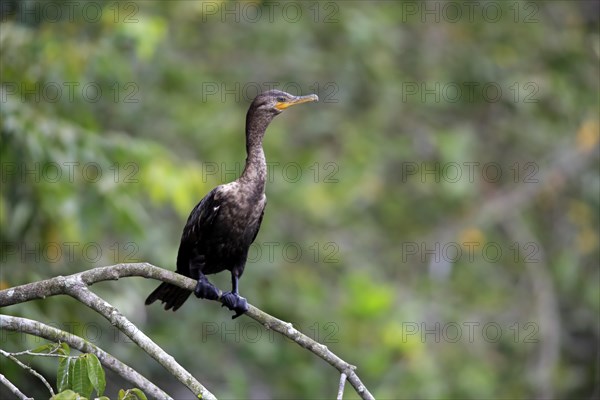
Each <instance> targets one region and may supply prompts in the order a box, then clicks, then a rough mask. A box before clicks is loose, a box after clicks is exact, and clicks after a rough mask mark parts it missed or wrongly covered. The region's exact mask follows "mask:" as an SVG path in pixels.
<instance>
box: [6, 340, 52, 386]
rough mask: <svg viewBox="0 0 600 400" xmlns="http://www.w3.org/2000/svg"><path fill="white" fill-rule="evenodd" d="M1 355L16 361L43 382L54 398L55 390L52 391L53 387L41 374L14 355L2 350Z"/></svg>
mask: <svg viewBox="0 0 600 400" xmlns="http://www.w3.org/2000/svg"><path fill="white" fill-rule="evenodd" d="M0 354H2V355H3V356H4V357H6V358H8V359H10V360H12V361H14V362H15V363H16V364H17V365H18V366H19V367H21V368H23V369H24V370H25V371H27V372H29V373H30V374H31V375H33V376H35V377H36V378H38V379H39V380H40V381H42V383H43V384H44V385H45V386H46V388H47V389H48V391H49V392H50V394H52V396H54V390H52V386H50V384H49V383H48V381H47V380H46V378H44V377H43V376H42V375H40V373H39V372H37V371H36V370H35V369H33V368H31V367H29V366H27V365H25V364H23V363H22V362H21V361H20V360H19V359H18V358H17V357H15V356H13V355H12V354H10V353H8V352H6V351H4V350H2V349H0Z"/></svg>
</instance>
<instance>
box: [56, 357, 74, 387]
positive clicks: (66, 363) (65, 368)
mask: <svg viewBox="0 0 600 400" xmlns="http://www.w3.org/2000/svg"><path fill="white" fill-rule="evenodd" d="M70 364H71V359H70V358H63V357H61V358H59V359H58V371H57V373H56V388H57V389H58V391H59V392H62V391H64V390H66V389H68V388H69V387H70V386H69V369H70Z"/></svg>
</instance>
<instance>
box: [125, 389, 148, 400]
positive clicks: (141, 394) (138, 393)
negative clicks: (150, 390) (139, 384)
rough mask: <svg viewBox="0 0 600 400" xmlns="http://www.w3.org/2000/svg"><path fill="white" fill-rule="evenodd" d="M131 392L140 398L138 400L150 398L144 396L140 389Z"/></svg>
mask: <svg viewBox="0 0 600 400" xmlns="http://www.w3.org/2000/svg"><path fill="white" fill-rule="evenodd" d="M129 391H130V392H131V393H132V394H134V395H135V396H136V397H137V398H138V400H148V398H147V397H146V395H145V394H144V392H142V391H141V390H140V389H138V388H133V389H129Z"/></svg>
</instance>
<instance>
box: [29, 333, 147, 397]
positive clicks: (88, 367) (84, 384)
mask: <svg viewBox="0 0 600 400" xmlns="http://www.w3.org/2000/svg"><path fill="white" fill-rule="evenodd" d="M31 353H37V354H39V353H45V354H54V355H56V356H57V357H58V371H57V374H56V388H57V391H58V393H57V394H56V395H54V396H52V398H51V400H86V399H89V398H91V397H92V393H93V392H96V396H97V397H96V398H97V399H99V400H109V398H108V397H106V396H103V393H104V389H105V388H106V376H105V373H104V369H103V368H102V364H101V363H100V360H99V359H98V357H96V355H95V354H91V353H83V354H80V355H78V356H71V349H70V348H69V345H67V344H66V343H56V344H45V345H42V346H40V347H38V348H36V349H34V350H32V351H31ZM118 399H119V400H147V399H146V395H145V394H144V392H142V391H141V390H140V389H138V388H134V389H128V390H123V389H121V390H119V395H118Z"/></svg>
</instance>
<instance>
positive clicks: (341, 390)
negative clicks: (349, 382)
mask: <svg viewBox="0 0 600 400" xmlns="http://www.w3.org/2000/svg"><path fill="white" fill-rule="evenodd" d="M346 378H347V377H346V374H345V373H343V372H342V374H341V375H340V385H339V387H338V395H337V400H342V399H343V398H344V386H346Z"/></svg>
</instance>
